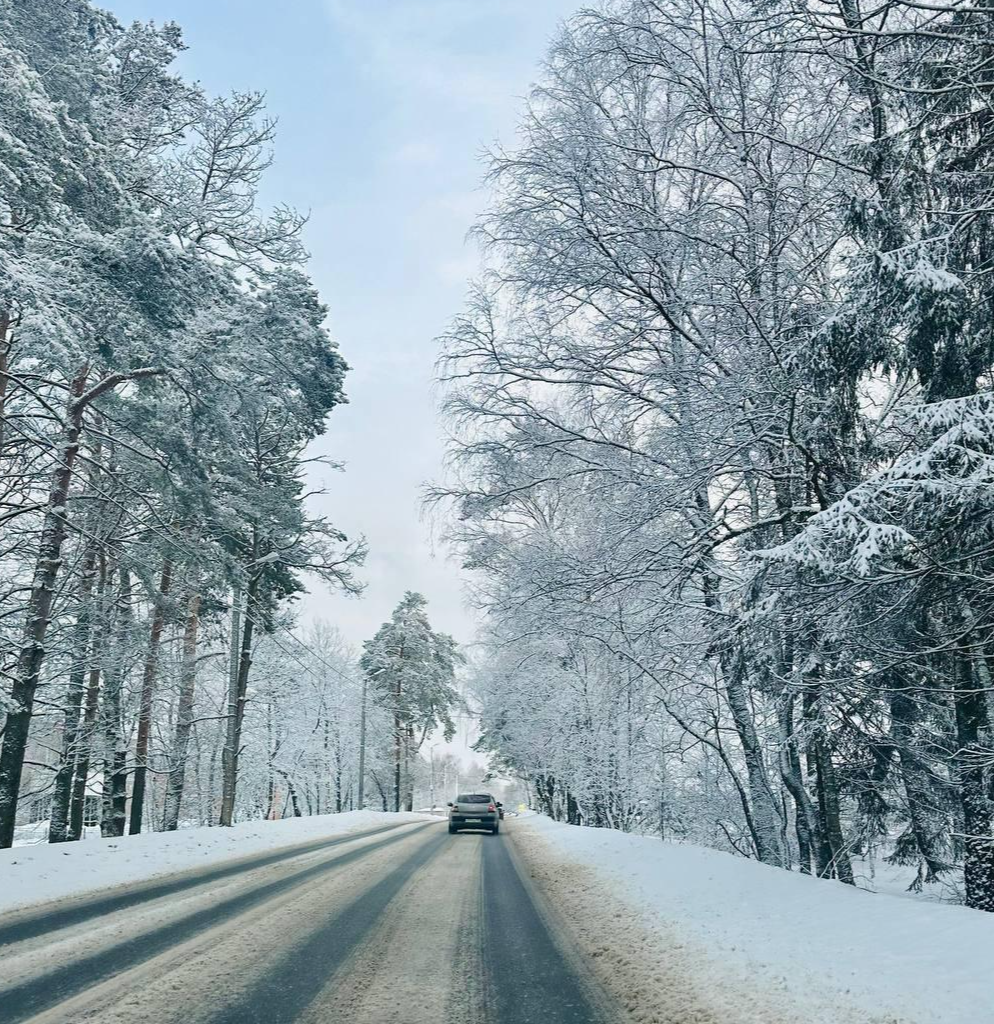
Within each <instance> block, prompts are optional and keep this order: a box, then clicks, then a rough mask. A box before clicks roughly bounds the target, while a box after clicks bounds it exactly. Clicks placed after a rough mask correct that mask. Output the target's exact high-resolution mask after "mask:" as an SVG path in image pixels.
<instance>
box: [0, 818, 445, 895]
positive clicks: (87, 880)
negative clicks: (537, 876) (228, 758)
mask: <svg viewBox="0 0 994 1024" xmlns="http://www.w3.org/2000/svg"><path fill="white" fill-rule="evenodd" d="M426 819H429V816H428V815H425V814H408V813H406V812H402V813H400V814H392V813H391V814H385V813H384V812H382V811H346V812H345V813H343V814H321V815H315V816H314V817H309V818H285V819H283V820H282V821H244V822H240V823H239V824H237V825H235V826H234V827H233V828H190V829H181V830H180V831H177V832H146V833H143V834H142V835H138V836H124V837H122V838H120V839H101V838H87V839H86V840H85V841H84V842H80V843H62V844H59V845H55V846H48V845H33V846H30V845H29V846H15V847H13V848H12V849H9V850H0V913H2V912H3V911H5V910H11V909H13V908H15V907H23V906H27V905H29V904H32V903H43V902H46V901H48V900H55V899H63V898H65V897H67V896H76V895H80V894H82V893H88V892H92V891H95V890H97V889H105V888H108V887H109V886H113V885H120V884H123V883H126V882H138V881H143V880H144V879H147V878H154V877H155V876H157V875H165V874H170V873H172V872H174V871H185V870H188V869H190V868H201V867H206V866H207V865H209V864H213V863H217V862H219V861H224V860H230V859H231V858H233V857H244V856H246V855H247V854H251V853H261V852H264V851H266V850H276V849H279V848H280V847H284V846H294V845H296V844H297V843H306V842H309V841H311V840H315V839H322V838H325V837H328V838H331V837H333V836H336V835H341V834H343V833H346V832H355V831H360V830H362V829H369V828H376V827H378V826H382V825H391V824H398V823H401V822H408V821H424V820H426ZM429 820H430V819H429Z"/></svg>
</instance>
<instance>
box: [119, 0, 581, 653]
mask: <svg viewBox="0 0 994 1024" xmlns="http://www.w3.org/2000/svg"><path fill="white" fill-rule="evenodd" d="M579 3H580V0H537V2H536V0H283V2H281V3H274V2H273V0H104V5H105V6H107V7H109V8H110V9H111V10H112V11H113V12H114V13H115V15H116V16H117V17H118V18H119V20H121V21H125V22H129V21H132V20H141V21H147V20H154V21H157V22H163V21H176V22H178V23H179V24H180V25H181V26H182V28H183V30H184V38H185V41H186V44H187V46H188V49H187V51H186V52H185V53H184V54H183V56H182V58H181V62H180V68H181V70H182V72H183V74H184V76H185V77H187V78H190V79H194V80H197V81H199V82H200V83H201V84H202V85H203V86H204V87H205V88H206V89H207V90H208V91H209V92H212V93H225V92H230V91H232V90H241V91H248V90H257V91H261V92H264V93H266V95H267V102H268V109H269V113H270V114H271V115H272V116H274V117H276V118H277V119H278V121H279V128H278V137H277V142H276V152H275V157H276V159H275V163H274V165H273V167H272V168H271V170H270V172H269V175H268V177H267V180H266V184H265V188H264V193H263V199H264V200H265V201H266V202H269V203H272V202H286V203H289V204H291V205H293V206H295V207H297V208H298V209H301V210H304V211H309V213H310V222H309V224H308V226H307V229H306V236H305V238H306V243H307V246H308V249H309V250H310V252H311V254H312V261H311V264H310V267H309V270H310V273H311V275H312V276H313V278H314V280H315V282H316V284H317V286H318V289H319V291H320V293H321V295H322V297H323V299H324V301H325V302H326V304H327V305H328V307H329V324H330V327H331V330H332V333H333V335H334V337H335V338H336V340H337V341H338V343H339V345H340V347H341V350H342V353H343V355H344V356H345V359H346V360H347V362H348V363H349V365H350V366H351V367H352V370H351V373H350V374H349V376H348V379H347V385H346V388H347V392H348V396H349V403H350V404H349V405H348V406H345V407H342V408H339V409H337V410H335V412H334V413H333V414H332V416H331V417H330V419H329V424H328V430H327V433H326V434H325V435H324V436H323V437H322V438H321V439H320V441H319V442H318V443H317V444H316V445H315V446H314V451H313V453H312V454H315V455H320V456H324V457H327V458H330V459H333V460H335V461H336V462H341V463H344V464H345V471H344V472H343V473H339V472H334V471H330V470H329V471H325V470H321V471H318V472H316V473H315V476H316V479H315V481H314V483H316V484H318V485H320V486H323V487H325V488H326V489H327V493H326V494H325V495H323V496H321V497H319V498H317V499H315V501H314V502H313V506H312V507H313V509H314V510H315V511H318V512H320V513H322V514H324V515H327V516H328V517H329V518H330V520H331V521H332V522H333V523H334V524H335V525H336V526H338V527H339V528H340V529H342V530H344V531H345V532H346V533H347V534H348V535H350V536H358V535H365V537H366V538H367V540H368V543H369V548H370V553H369V557H368V560H367V563H366V566H365V568H364V570H363V571H362V573H361V575H362V579H363V580H364V581H365V583H366V592H365V595H364V596H363V597H362V598H361V599H358V600H356V599H348V598H345V597H342V596H340V595H336V594H332V593H330V592H329V591H328V590H326V589H324V588H323V587H322V586H321V584H319V583H318V584H315V585H312V593H311V595H310V596H309V597H307V598H306V599H305V601H304V604H303V607H302V609H301V612H302V617H303V618H304V619H305V620H306V619H315V618H320V619H324V620H326V621H327V622H328V623H330V624H331V625H334V626H336V627H337V628H338V629H340V630H341V632H342V633H343V634H344V636H345V637H346V639H347V640H348V641H349V642H350V643H351V644H352V645H353V646H355V647H356V648H357V649H358V648H359V647H360V646H361V644H362V642H363V641H364V640H365V639H368V638H369V637H371V636H372V635H373V634H374V633H375V631H376V629H377V628H378V626H379V625H380V623H382V622H383V621H385V620H386V619H387V618H389V615H390V612H391V610H392V609H393V607H394V606H395V605H396V604H397V602H398V601H399V600H400V598H401V597H402V596H403V593H404V591H405V590H417V591H420V592H421V593H423V594H424V595H425V596H426V597H427V598H428V601H429V614H430V616H431V619H432V622H433V624H434V625H435V627H436V628H440V629H444V630H445V631H447V632H450V633H452V634H453V635H454V636H455V637H456V639H457V640H460V641H461V642H464V643H466V642H469V641H470V640H471V639H472V634H473V624H474V619H473V616H472V614H471V613H470V612H469V611H468V610H467V609H466V608H465V605H464V601H463V582H462V579H461V577H460V572H459V568H458V565H457V564H456V562H455V560H454V559H453V558H452V557H451V554H450V553H449V552H448V551H447V550H446V548H445V547H444V544H442V543H440V540H439V536H438V535H439V533H440V532H441V524H440V523H438V522H435V523H432V522H426V521H424V520H423V518H422V511H421V493H422V488H423V486H424V485H425V484H426V483H429V482H438V481H439V480H440V479H441V478H442V476H443V458H444V427H443V424H442V423H441V422H440V420H439V419H438V417H437V415H436V410H435V406H436V400H437V395H436V393H434V391H433V387H432V376H433V369H434V362H435V359H436V356H437V346H436V344H435V340H434V339H435V338H436V337H437V336H438V335H439V333H440V332H441V331H443V330H444V329H445V327H446V324H447V323H448V322H449V320H450V319H451V318H452V317H453V316H454V315H455V314H456V313H458V312H459V309H460V307H461V304H462V301H463V298H464V296H465V294H466V284H467V279H468V278H469V277H470V276H472V275H473V273H474V272H475V270H476V268H477V266H478V260H479V256H478V253H477V252H476V251H475V248H474V246H473V245H472V243H468V242H467V241H466V232H467V231H468V229H469V228H470V227H471V225H472V223H473V221H474V218H475V217H476V215H477V214H478V213H479V212H480V211H481V210H482V208H483V207H484V205H485V203H486V195H485V193H484V192H483V191H481V190H480V187H479V186H480V182H481V179H482V175H483V163H482V154H483V152H484V150H485V149H486V147H488V146H490V145H491V144H492V143H493V142H494V141H496V140H498V139H500V140H501V141H502V142H503V143H505V144H508V143H511V142H513V137H514V130H515V125H516V123H517V120H518V117H519V115H520V112H521V109H522V104H523V97H525V96H526V94H527V92H528V90H529V87H530V85H531V83H532V82H533V81H535V79H536V78H537V77H538V74H539V65H540V62H541V60H542V57H543V56H544V53H545V51H546V49H547V46H548V43H549V41H550V39H551V38H552V36H553V35H554V33H555V32H556V29H557V26H558V24H559V22H560V21H561V19H562V18H564V17H566V16H568V15H569V14H570V13H572V11H573V10H574V9H575V8H576V7H577V6H579Z"/></svg>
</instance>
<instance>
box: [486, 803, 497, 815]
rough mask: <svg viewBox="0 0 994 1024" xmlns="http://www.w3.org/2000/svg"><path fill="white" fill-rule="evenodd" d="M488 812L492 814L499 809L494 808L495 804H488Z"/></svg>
mask: <svg viewBox="0 0 994 1024" xmlns="http://www.w3.org/2000/svg"><path fill="white" fill-rule="evenodd" d="M487 810H488V811H490V812H491V813H492V812H493V811H496V810H497V808H496V807H494V805H493V804H487Z"/></svg>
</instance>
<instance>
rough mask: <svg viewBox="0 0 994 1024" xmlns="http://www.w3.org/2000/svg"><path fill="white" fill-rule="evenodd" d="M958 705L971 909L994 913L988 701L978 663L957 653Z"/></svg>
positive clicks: (965, 859) (965, 874)
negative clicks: (979, 678) (987, 774)
mask: <svg viewBox="0 0 994 1024" xmlns="http://www.w3.org/2000/svg"><path fill="white" fill-rule="evenodd" d="M954 657H955V664H956V681H955V689H954V691H953V705H954V708H955V713H956V744H957V748H958V749H957V751H956V768H957V775H958V778H959V784H960V799H961V800H962V803H963V831H964V837H963V850H964V853H963V880H964V885H965V888H966V905H967V906H968V907H973V908H974V909H975V910H986V911H988V912H994V833H992V825H994V814H992V806H991V801H990V799H989V798H988V795H987V792H986V787H985V786H984V765H985V764H986V763H987V761H988V759H989V749H988V744H987V743H986V742H985V740H986V737H985V731H986V730H985V727H986V724H987V699H986V695H985V693H984V690H983V688H982V687H981V686H980V684H979V683H978V681H977V679H976V673H975V671H974V666H973V662H972V659H971V658H970V656H969V654H968V653H967V652H966V651H962V650H960V651H956V652H955V654H954Z"/></svg>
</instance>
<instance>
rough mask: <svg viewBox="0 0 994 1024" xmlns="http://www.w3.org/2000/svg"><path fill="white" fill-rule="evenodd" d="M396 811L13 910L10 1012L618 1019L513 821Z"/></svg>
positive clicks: (19, 1015)
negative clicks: (360, 826) (424, 818)
mask: <svg viewBox="0 0 994 1024" xmlns="http://www.w3.org/2000/svg"><path fill="white" fill-rule="evenodd" d="M507 832H508V830H507V829H505V830H504V831H503V832H502V833H501V835H498V836H490V835H486V834H483V833H461V834H459V835H456V836H450V835H448V834H447V832H446V829H445V826H444V824H442V823H434V822H427V823H414V824H404V825H398V826H387V827H384V828H379V829H375V830H370V831H366V832H362V833H353V834H351V835H347V836H340V837H337V838H335V839H332V840H326V841H322V842H310V843H307V844H305V845H301V846H298V847H295V848H292V849H290V850H285V851H280V852H277V853H267V854H262V855H257V856H253V857H247V858H243V859H241V860H238V861H232V862H228V863H225V864H223V865H220V866H218V865H215V866H213V867H212V868H209V869H204V870H201V871H197V872H186V873H184V874H182V875H175V876H171V877H169V878H165V879H158V880H156V881H155V882H149V883H143V884H141V885H134V886H122V887H121V888H120V889H119V890H116V891H115V892H114V893H113V894H112V895H110V896H106V895H105V896H100V897H95V898H90V899H82V900H78V901H74V902H73V901H69V902H66V901H63V902H61V903H59V904H57V905H55V906H54V907H52V908H48V909H46V910H44V912H37V911H36V912H30V913H25V914H20V915H16V914H11V915H6V916H5V918H4V919H3V920H2V921H0V1024H22V1022H31V1024H73V1022H77V1021H79V1022H82V1021H86V1022H99V1024H111V1022H113V1024H138V1022H140V1024H253V1022H258V1024H290V1022H296V1024H319V1022H320V1024H429V1022H430V1024H447V1022H451V1024H613V1022H615V1021H617V1020H618V1019H619V1018H618V1017H617V1016H616V1015H615V1013H614V1011H613V1010H612V1009H611V1008H610V1006H609V1005H608V1003H607V1001H606V998H605V996H604V995H603V993H602V992H600V991H599V990H597V989H595V988H594V987H593V986H592V984H591V983H590V982H588V981H587V980H586V979H587V977H588V972H587V971H586V970H585V969H584V965H583V963H582V962H581V961H580V959H579V956H578V954H576V953H575V952H574V951H573V950H572V949H571V948H570V946H569V943H568V941H566V940H565V939H564V938H563V936H562V933H561V930H560V929H559V928H558V927H557V926H556V925H555V924H554V923H553V922H554V917H555V915H554V914H553V913H551V912H550V911H549V910H548V908H547V907H546V906H545V904H544V901H543V900H542V898H541V897H540V896H538V895H537V894H536V893H535V892H534V891H533V889H532V888H531V886H530V884H529V882H528V880H527V878H526V877H525V875H524V873H523V872H522V870H521V869H520V867H519V865H518V863H517V860H516V858H515V857H514V855H513V840H512V836H509V835H507Z"/></svg>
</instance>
